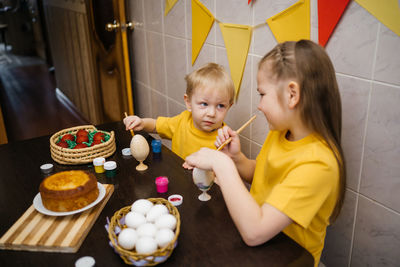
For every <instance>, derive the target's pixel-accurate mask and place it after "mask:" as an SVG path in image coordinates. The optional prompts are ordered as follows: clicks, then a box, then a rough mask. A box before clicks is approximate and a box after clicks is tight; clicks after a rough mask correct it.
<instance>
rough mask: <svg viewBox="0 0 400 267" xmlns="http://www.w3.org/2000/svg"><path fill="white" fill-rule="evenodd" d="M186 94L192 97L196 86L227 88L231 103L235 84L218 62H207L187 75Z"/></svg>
mask: <svg viewBox="0 0 400 267" xmlns="http://www.w3.org/2000/svg"><path fill="white" fill-rule="evenodd" d="M185 80H186V94H187V96H188V98H189V99H190V98H191V97H192V95H193V92H194V90H195V89H196V88H199V87H206V86H207V87H211V88H215V90H226V92H227V93H228V96H229V104H233V100H234V97H235V86H234V85H233V81H232V79H231V77H230V75H229V74H228V73H227V72H226V70H225V68H224V67H222V66H221V65H219V64H216V63H207V64H206V65H204V66H202V67H201V68H199V69H197V70H195V71H193V72H192V73H190V74H189V75H186V76H185Z"/></svg>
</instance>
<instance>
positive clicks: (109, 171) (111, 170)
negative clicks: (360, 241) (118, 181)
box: [104, 161, 117, 178]
mask: <svg viewBox="0 0 400 267" xmlns="http://www.w3.org/2000/svg"><path fill="white" fill-rule="evenodd" d="M104 170H105V171H106V177H108V178H112V177H114V176H115V175H116V174H117V163H116V162H115V161H106V162H105V163H104Z"/></svg>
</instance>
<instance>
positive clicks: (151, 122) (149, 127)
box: [142, 118, 157, 133]
mask: <svg viewBox="0 0 400 267" xmlns="http://www.w3.org/2000/svg"><path fill="white" fill-rule="evenodd" d="M142 120H143V130H144V131H146V132H148V133H157V130H156V120H155V119H152V118H143V119H142Z"/></svg>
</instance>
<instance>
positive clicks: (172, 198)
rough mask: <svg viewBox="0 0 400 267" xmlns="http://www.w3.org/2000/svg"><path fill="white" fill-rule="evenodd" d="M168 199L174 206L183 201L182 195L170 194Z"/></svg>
mask: <svg viewBox="0 0 400 267" xmlns="http://www.w3.org/2000/svg"><path fill="white" fill-rule="evenodd" d="M168 201H169V202H170V203H171V204H172V205H174V206H179V205H181V204H182V202H183V197H182V196H181V195H170V196H169V197H168Z"/></svg>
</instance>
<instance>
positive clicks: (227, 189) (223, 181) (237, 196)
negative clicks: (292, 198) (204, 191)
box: [213, 161, 292, 246]
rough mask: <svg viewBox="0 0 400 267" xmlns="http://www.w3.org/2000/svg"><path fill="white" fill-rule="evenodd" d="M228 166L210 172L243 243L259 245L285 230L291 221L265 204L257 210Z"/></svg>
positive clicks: (217, 165) (255, 203)
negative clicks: (216, 181) (214, 178)
mask: <svg viewBox="0 0 400 267" xmlns="http://www.w3.org/2000/svg"><path fill="white" fill-rule="evenodd" d="M228 162H229V161H226V163H224V164H215V167H214V168H213V170H214V172H215V175H216V176H217V179H218V185H219V186H220V188H221V191H222V195H223V197H224V200H225V203H226V206H227V207H228V210H229V213H230V215H231V217H232V219H233V222H234V223H235V225H236V227H237V228H238V230H239V232H240V235H241V236H242V239H243V241H244V242H245V243H246V244H247V245H249V246H256V245H260V244H262V243H264V242H266V241H268V240H270V239H271V238H273V237H274V236H275V235H277V234H278V233H279V232H281V231H282V230H283V229H285V228H286V227H287V226H288V225H290V224H291V223H292V220H291V219H290V218H289V217H288V216H287V215H286V214H284V213H282V212H281V211H279V210H278V209H276V208H274V207H273V206H271V205H269V204H267V203H264V204H263V205H262V206H261V207H260V206H259V205H258V204H257V202H256V201H255V200H254V198H253V197H252V196H251V195H250V193H249V191H248V190H247V188H246V187H245V186H244V184H243V182H242V181H241V180H240V177H239V174H238V173H237V171H236V169H235V168H234V166H233V162H232V161H231V163H230V164H231V166H229V163H228ZM228 166H229V167H228Z"/></svg>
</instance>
